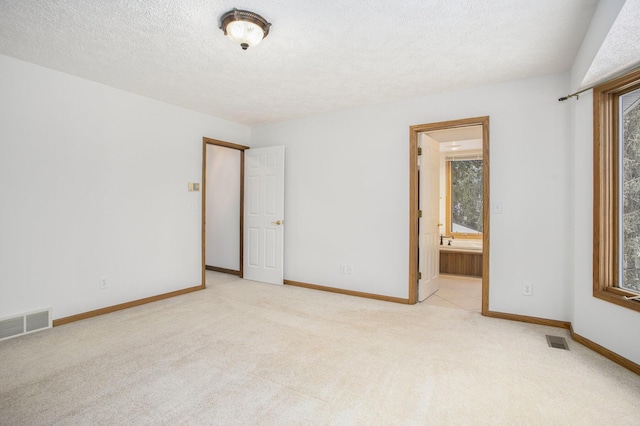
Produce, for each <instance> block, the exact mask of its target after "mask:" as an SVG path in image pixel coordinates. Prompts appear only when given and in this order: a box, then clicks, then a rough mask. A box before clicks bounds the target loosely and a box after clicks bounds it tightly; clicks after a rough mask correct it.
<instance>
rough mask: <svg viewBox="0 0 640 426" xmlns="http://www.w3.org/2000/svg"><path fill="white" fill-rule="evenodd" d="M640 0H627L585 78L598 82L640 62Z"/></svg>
mask: <svg viewBox="0 0 640 426" xmlns="http://www.w3.org/2000/svg"><path fill="white" fill-rule="evenodd" d="M639 19H640V0H626V1H625V3H624V5H623V6H622V10H620V13H619V14H618V17H617V18H616V20H615V22H614V23H613V25H612V27H611V29H610V30H609V33H608V34H607V37H606V38H605V40H604V42H603V43H602V46H600V49H599V50H598V53H597V54H596V57H595V58H594V60H593V63H592V64H591V67H590V68H589V71H588V72H587V74H586V75H585V77H584V80H583V81H582V85H581V87H588V86H591V85H595V84H597V83H599V82H602V81H603V80H606V79H607V78H611V77H613V76H615V75H616V74H620V73H621V72H623V71H626V70H628V69H629V68H634V67H637V66H638V65H640V31H638V30H639V29H640V22H639Z"/></svg>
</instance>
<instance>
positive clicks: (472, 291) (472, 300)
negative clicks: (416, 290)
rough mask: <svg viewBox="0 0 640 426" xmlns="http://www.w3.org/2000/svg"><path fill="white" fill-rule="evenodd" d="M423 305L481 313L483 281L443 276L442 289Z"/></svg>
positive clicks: (441, 277) (458, 276) (441, 280)
mask: <svg viewBox="0 0 640 426" xmlns="http://www.w3.org/2000/svg"><path fill="white" fill-rule="evenodd" d="M422 303H425V304H427V305H436V306H443V307H446V308H454V309H464V310H467V311H473V312H480V311H481V309H482V279H481V278H475V277H466V276H460V275H446V274H441V275H440V289H439V290H438V291H436V292H435V293H434V294H432V295H431V296H429V297H428V298H427V299H426V300H425V301H423V302H422Z"/></svg>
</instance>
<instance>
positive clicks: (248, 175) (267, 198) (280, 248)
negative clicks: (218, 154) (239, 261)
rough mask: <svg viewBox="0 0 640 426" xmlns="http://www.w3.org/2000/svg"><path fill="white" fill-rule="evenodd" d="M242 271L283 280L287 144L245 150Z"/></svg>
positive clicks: (252, 277) (247, 276)
mask: <svg viewBox="0 0 640 426" xmlns="http://www.w3.org/2000/svg"><path fill="white" fill-rule="evenodd" d="M244 170H245V171H244V256H243V259H244V261H243V273H244V278H245V279H248V280H254V281H261V282H265V283H271V284H283V281H284V146H274V147H269V148H255V149H248V150H246V151H245V168H244Z"/></svg>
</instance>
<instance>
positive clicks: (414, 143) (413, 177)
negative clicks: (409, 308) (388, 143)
mask: <svg viewBox="0 0 640 426" xmlns="http://www.w3.org/2000/svg"><path fill="white" fill-rule="evenodd" d="M469 126H482V315H487V313H488V312H489V239H490V238H489V236H490V234H489V229H490V228H489V213H490V211H491V204H490V198H489V188H490V186H489V116H484V117H474V118H465V119H461V120H452V121H441V122H438V123H429V124H418V125H415V126H411V127H410V128H409V304H411V305H413V304H415V303H417V301H418V285H417V283H418V231H419V224H418V209H419V199H420V197H419V193H418V179H419V177H418V137H419V135H420V133H424V132H430V131H434V130H446V129H455V128H459V127H469Z"/></svg>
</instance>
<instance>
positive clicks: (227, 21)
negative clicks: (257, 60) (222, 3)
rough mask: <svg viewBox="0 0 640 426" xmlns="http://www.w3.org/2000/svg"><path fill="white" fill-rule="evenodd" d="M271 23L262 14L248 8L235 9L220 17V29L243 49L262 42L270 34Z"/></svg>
mask: <svg viewBox="0 0 640 426" xmlns="http://www.w3.org/2000/svg"><path fill="white" fill-rule="evenodd" d="M269 27H271V24H270V23H268V22H267V21H266V19H264V18H263V17H262V16H260V15H258V14H256V13H253V12H249V11H246V10H238V9H233V10H231V11H229V12H227V13H225V14H224V15H222V18H221V19H220V29H221V30H222V31H223V32H224V33H225V35H227V36H229V38H230V39H232V40H234V41H236V42H238V43H240V46H241V47H242V49H243V50H247V49H248V48H249V47H250V46H255V45H256V44H258V43H260V42H261V41H262V39H263V38H265V37H266V36H267V35H268V34H269Z"/></svg>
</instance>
